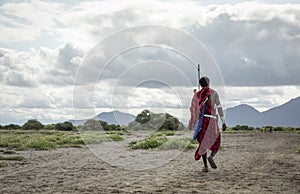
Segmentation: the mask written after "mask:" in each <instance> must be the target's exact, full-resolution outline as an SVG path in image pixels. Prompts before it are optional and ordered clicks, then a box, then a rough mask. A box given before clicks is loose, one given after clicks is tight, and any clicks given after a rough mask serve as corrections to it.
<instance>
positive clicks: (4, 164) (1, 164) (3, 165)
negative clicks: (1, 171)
mask: <svg viewBox="0 0 300 194" xmlns="http://www.w3.org/2000/svg"><path fill="white" fill-rule="evenodd" d="M6 166H8V163H7V162H0V168H3V167H6Z"/></svg>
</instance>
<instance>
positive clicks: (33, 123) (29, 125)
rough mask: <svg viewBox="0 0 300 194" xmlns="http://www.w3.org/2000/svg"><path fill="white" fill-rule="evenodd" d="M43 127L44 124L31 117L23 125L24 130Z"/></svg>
mask: <svg viewBox="0 0 300 194" xmlns="http://www.w3.org/2000/svg"><path fill="white" fill-rule="evenodd" d="M43 128H44V125H43V124H42V123H41V122H39V121H38V120H36V119H30V120H28V121H27V122H26V123H25V124H24V125H23V126H22V129H24V130H40V129H43Z"/></svg>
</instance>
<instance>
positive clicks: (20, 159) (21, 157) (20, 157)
mask: <svg viewBox="0 0 300 194" xmlns="http://www.w3.org/2000/svg"><path fill="white" fill-rule="evenodd" d="M0 160H15V161H22V160H25V158H24V157H23V156H8V157H5V156H0Z"/></svg>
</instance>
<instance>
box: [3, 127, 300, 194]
mask: <svg viewBox="0 0 300 194" xmlns="http://www.w3.org/2000/svg"><path fill="white" fill-rule="evenodd" d="M185 135H191V134H185ZM134 138H138V137H133V136H131V137H128V138H127V139H128V140H126V141H124V142H122V143H118V144H116V143H113V142H109V143H104V144H100V145H93V146H89V148H90V149H89V148H88V147H84V148H62V149H57V150H51V151H20V152H18V154H19V155H22V156H24V157H25V158H26V159H25V160H24V161H19V162H9V166H7V167H3V168H0V193H300V154H296V153H295V152H294V151H295V149H296V147H299V146H300V134H296V133H247V134H222V143H221V145H223V146H224V148H223V149H222V150H221V151H219V153H218V154H217V155H216V157H215V162H216V163H217V165H218V169H216V170H213V169H211V168H210V169H209V170H210V171H209V172H208V173H204V172H202V171H201V170H202V165H203V164H202V161H201V160H200V161H194V159H193V154H194V151H195V150H188V151H172V150H168V151H145V150H134V151H133V150H129V149H128V147H127V144H128V142H129V141H131V140H132V139H134ZM97 156H98V157H97ZM99 158H100V159H99Z"/></svg>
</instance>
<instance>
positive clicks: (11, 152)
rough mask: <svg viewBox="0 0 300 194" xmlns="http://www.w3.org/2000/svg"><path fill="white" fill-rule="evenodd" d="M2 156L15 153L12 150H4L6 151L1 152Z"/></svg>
mask: <svg viewBox="0 0 300 194" xmlns="http://www.w3.org/2000/svg"><path fill="white" fill-rule="evenodd" d="M3 154H16V152H15V151H12V150H6V151H3Z"/></svg>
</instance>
